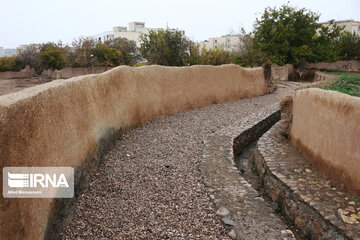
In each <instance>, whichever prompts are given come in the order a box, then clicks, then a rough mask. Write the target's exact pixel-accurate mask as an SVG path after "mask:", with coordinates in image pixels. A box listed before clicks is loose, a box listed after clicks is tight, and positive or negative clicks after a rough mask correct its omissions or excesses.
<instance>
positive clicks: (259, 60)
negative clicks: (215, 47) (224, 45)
mask: <svg viewBox="0 0 360 240" xmlns="http://www.w3.org/2000/svg"><path fill="white" fill-rule="evenodd" d="M238 36H239V42H240V44H239V50H238V53H237V54H234V55H233V62H234V63H235V64H238V65H241V66H243V67H254V66H260V65H262V64H263V63H265V62H266V59H265V56H264V54H263V53H262V52H261V49H259V48H255V40H254V36H253V33H246V31H245V29H244V28H241V31H240V33H239V34H238Z"/></svg>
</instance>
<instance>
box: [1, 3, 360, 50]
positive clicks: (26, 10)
mask: <svg viewBox="0 0 360 240" xmlns="http://www.w3.org/2000/svg"><path fill="white" fill-rule="evenodd" d="M287 2H288V1H287V0H268V1H266V0H252V1H251V0H220V1H219V0H216V1H215V0H176V1H173V0H132V1H129V0H0V9H1V11H0V12H1V13H0V46H2V47H5V48H15V47H17V46H19V45H21V44H29V43H41V42H47V41H58V40H62V41H63V42H65V43H70V42H71V41H72V40H73V39H74V38H78V37H80V36H91V35H94V34H97V33H101V32H105V31H110V30H112V27H113V26H128V23H129V22H131V21H144V22H145V26H146V27H155V28H156V27H163V28H165V27H166V24H167V23H168V26H169V27H170V28H179V29H182V30H185V33H186V35H187V36H188V37H190V38H192V39H193V40H196V41H200V40H205V39H208V38H209V37H215V36H221V35H225V34H227V33H229V32H230V31H238V30H239V28H240V27H244V28H245V29H246V30H247V31H250V30H252V26H253V23H254V21H255V19H256V17H260V15H261V13H262V12H263V11H264V8H265V7H267V6H271V7H274V6H281V5H282V4H284V3H287ZM290 4H291V5H292V6H295V7H299V8H301V7H305V8H308V9H310V10H312V11H315V12H317V13H320V14H321V17H320V21H328V20H330V19H336V20H344V19H355V20H357V21H359V20H360V1H359V0H341V1H339V0H336V1H335V0H291V1H290Z"/></svg>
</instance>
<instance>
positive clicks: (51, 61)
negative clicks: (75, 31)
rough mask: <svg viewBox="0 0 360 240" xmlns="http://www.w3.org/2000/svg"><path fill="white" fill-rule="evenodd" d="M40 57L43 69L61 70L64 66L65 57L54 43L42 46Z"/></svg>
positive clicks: (59, 47)
mask: <svg viewBox="0 0 360 240" xmlns="http://www.w3.org/2000/svg"><path fill="white" fill-rule="evenodd" d="M40 57H41V60H42V61H43V63H44V66H45V69H62V68H63V67H64V66H65V55H64V53H63V51H62V48H61V46H57V45H56V44H54V43H47V44H44V45H43V46H42V49H41V52H40Z"/></svg>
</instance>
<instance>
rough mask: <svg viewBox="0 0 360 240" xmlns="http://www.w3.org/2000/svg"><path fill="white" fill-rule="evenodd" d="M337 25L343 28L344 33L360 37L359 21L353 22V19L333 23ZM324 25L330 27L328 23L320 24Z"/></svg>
mask: <svg viewBox="0 0 360 240" xmlns="http://www.w3.org/2000/svg"><path fill="white" fill-rule="evenodd" d="M334 23H336V24H337V25H339V26H341V27H343V26H345V29H344V30H345V31H349V32H351V33H355V34H357V35H358V36H360V21H355V20H354V19H349V20H341V21H334ZM320 24H322V25H324V26H325V27H328V26H329V25H330V21H328V22H323V23H320Z"/></svg>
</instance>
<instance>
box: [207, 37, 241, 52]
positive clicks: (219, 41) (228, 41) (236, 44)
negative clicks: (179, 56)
mask: <svg viewBox="0 0 360 240" xmlns="http://www.w3.org/2000/svg"><path fill="white" fill-rule="evenodd" d="M240 44H241V41H240V37H239V36H238V35H231V34H228V35H225V36H222V37H213V38H209V40H205V41H202V42H200V49H202V48H205V49H206V50H210V49H217V48H222V49H224V50H227V51H229V52H234V51H235V52H236V51H239V49H240Z"/></svg>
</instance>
